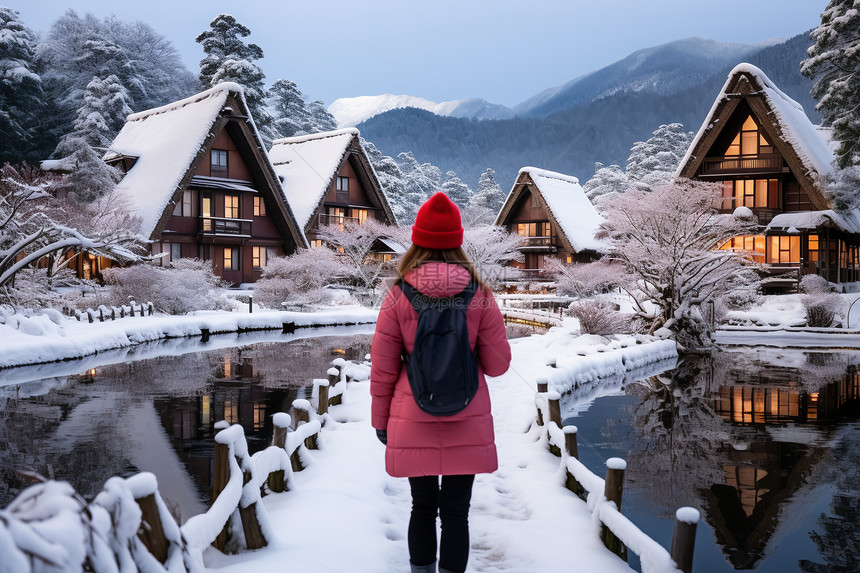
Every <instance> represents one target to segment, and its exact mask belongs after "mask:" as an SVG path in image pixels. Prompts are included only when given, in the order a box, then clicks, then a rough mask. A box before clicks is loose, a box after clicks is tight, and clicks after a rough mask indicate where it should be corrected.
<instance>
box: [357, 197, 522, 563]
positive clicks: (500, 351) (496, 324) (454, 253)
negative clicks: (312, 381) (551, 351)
mask: <svg viewBox="0 0 860 573" xmlns="http://www.w3.org/2000/svg"><path fill="white" fill-rule="evenodd" d="M462 243H463V227H462V224H461V221H460V211H459V209H457V206H456V205H454V203H452V202H451V200H450V199H448V197H447V196H446V195H445V194H444V193H436V194H435V195H433V196H432V197H431V198H430V199H429V200H428V201H427V202H426V203H424V205H422V206H421V209H419V211H418V216H417V218H416V219H415V224H414V225H413V226H412V246H411V247H410V248H409V250H408V251H407V252H406V253H405V254H404V255H403V257H402V259H401V261H400V265H399V267H398V278H397V280H396V282H395V285H399V284H400V283H401V282H403V281H405V282H407V283H409V284H410V285H412V286H413V287H415V288H416V289H417V290H418V291H419V292H421V293H422V294H424V295H426V296H429V297H434V298H441V297H449V296H453V295H456V294H457V293H459V292H461V291H463V289H464V288H465V287H466V286H467V285H468V284H469V282H470V281H475V282H476V283H477V284H478V286H479V288H478V289H477V292H476V293H475V295H474V296H473V297H472V300H471V302H470V304H469V307H468V309H467V310H466V321H467V325H468V331H469V344H470V346H471V348H472V350H475V349H477V357H478V377H479V385H478V392H477V394H476V395H475V397H474V398H473V399H472V400H471V401H470V402H469V403H468V406H466V408H465V409H464V410H462V411H460V412H459V413H457V414H454V415H452V416H434V415H431V414H428V413H426V412H424V411H422V410H421V409H420V408H419V407H418V405H417V404H416V402H415V400H414V399H413V396H412V391H411V389H410V386H409V381H408V379H407V376H406V369H405V367H404V363H403V361H402V359H401V355H402V354H403V352H404V351H405V352H406V353H409V354H411V353H412V348H413V344H414V341H415V330H416V327H417V325H418V313H417V312H416V311H415V309H414V308H413V306H412V304H411V303H410V302H409V300H408V299H407V298H406V296H405V295H404V294H403V291H402V290H401V289H400V288H399V287H398V286H395V287H394V288H392V289H391V290H390V291H389V292H388V294H387V295H386V296H385V299H384V300H383V303H382V308H381V310H380V312H379V318H378V321H377V323H376V333H375V334H374V336H373V344H372V346H371V374H370V391H371V395H372V400H373V401H372V406H371V410H372V415H371V422H372V425H373V427H374V428H376V431H377V435H378V436H379V439H380V441H382V443H383V444H386V449H385V469H386V471H387V472H388V473H389V474H390V475H392V476H394V477H407V478H409V486H410V488H411V491H412V513H411V516H410V519H409V531H408V536H407V539H408V544H409V562H410V564H411V567H412V573H433V572H435V571H436V516H437V514H438V515H439V517H440V519H441V522H442V537H441V540H440V543H439V571H440V572H442V573H462V572H463V571H465V570H466V562H467V561H468V558H469V503H470V500H471V497H472V483H473V482H474V479H475V474H477V473H490V472H493V471H495V470H496V468H497V467H498V459H497V456H496V445H495V436H494V433H493V417H492V414H491V411H490V393H489V390H488V388H487V382H486V380H485V379H484V374H487V375H489V376H499V375H501V374H503V373H504V372H505V371H506V370H507V369H508V365H509V364H510V361H511V348H510V346H509V345H508V341H507V338H506V335H505V325H504V320H503V319H502V315H501V312H500V311H499V307H498V306H497V305H496V302H495V299H494V298H493V295H492V293H491V292H490V290H489V289H488V288H487V287H485V286H483V285H482V283H481V282H480V279H479V277H478V275H477V272H476V271H475V268H474V266H473V265H472V263H471V262H470V261H469V259H468V256H467V255H466V253H465V252H464V251H463V249H462ZM440 476H441V484H440Z"/></svg>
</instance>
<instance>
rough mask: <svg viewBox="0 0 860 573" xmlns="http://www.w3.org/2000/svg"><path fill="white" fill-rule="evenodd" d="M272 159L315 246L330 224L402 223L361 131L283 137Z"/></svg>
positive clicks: (286, 194)
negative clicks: (371, 220) (393, 207)
mask: <svg viewBox="0 0 860 573" xmlns="http://www.w3.org/2000/svg"><path fill="white" fill-rule="evenodd" d="M269 157H271V160H272V164H273V165H274V167H275V171H276V172H277V174H278V176H279V177H280V178H281V184H282V186H283V188H284V195H285V196H286V198H287V202H288V203H289V205H290V207H291V208H292V211H293V213H295V216H296V220H297V221H298V224H299V226H300V228H301V229H302V230H303V231H304V233H305V235H306V236H307V238H308V240H309V242H310V244H311V245H317V246H318V245H320V244H321V241H320V239H319V238H318V236H317V234H316V231H317V230H318V229H319V228H321V227H325V226H327V225H340V226H341V227H342V226H343V225H344V224H345V223H349V222H352V223H359V224H361V223H363V222H364V221H366V220H367V219H375V220H377V221H379V222H381V223H384V224H387V225H395V224H396V223H397V222H396V220H395V218H394V213H393V212H392V211H391V207H390V206H389V205H388V200H387V199H386V198H385V194H384V193H383V192H382V187H381V186H380V184H379V180H378V179H377V178H376V173H375V172H374V170H373V168H372V167H371V165H370V160H369V159H368V157H367V154H366V153H365V152H364V149H363V148H362V147H361V142H360V141H359V132H358V130H357V129H354V128H349V129H341V130H336V131H327V132H323V133H315V134H312V135H302V136H297V137H288V138H284V139H278V140H275V142H274V143H273V144H272V149H271V151H270V152H269Z"/></svg>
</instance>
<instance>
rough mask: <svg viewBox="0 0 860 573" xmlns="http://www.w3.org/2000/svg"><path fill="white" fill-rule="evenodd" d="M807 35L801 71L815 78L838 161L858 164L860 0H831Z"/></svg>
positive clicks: (815, 89) (816, 95)
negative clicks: (811, 42) (834, 140)
mask: <svg viewBox="0 0 860 573" xmlns="http://www.w3.org/2000/svg"><path fill="white" fill-rule="evenodd" d="M810 38H811V39H812V41H813V42H814V44H813V45H812V46H810V48H809V50H808V54H809V57H808V58H807V59H805V60H803V62H801V67H800V71H801V72H802V73H803V75H805V76H806V77H808V78H813V79H815V80H816V81H815V84H814V85H813V86H812V92H811V93H812V97H814V98H815V99H817V100H818V105H817V106H816V108H817V109H818V110H819V111H820V112H821V117H822V118H823V123H824V125H830V126H832V127H833V135H834V138H835V139H836V140H837V141H839V147H838V149H837V151H836V162H837V164H838V165H839V166H840V167H846V166H848V165H860V114H858V108H860V2H858V0H830V3H829V4H828V5H827V8H825V9H824V12H822V13H821V24H819V25H818V27H817V28H815V29H814V30H813V31H812V33H811V34H810Z"/></svg>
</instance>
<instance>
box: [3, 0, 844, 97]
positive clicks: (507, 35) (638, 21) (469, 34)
mask: <svg viewBox="0 0 860 573" xmlns="http://www.w3.org/2000/svg"><path fill="white" fill-rule="evenodd" d="M7 2H8V4H7V5H8V6H10V7H11V8H13V9H15V10H17V11H18V12H19V13H20V14H21V18H22V20H23V21H24V23H25V24H26V25H27V26H29V27H30V28H31V29H33V30H34V31H36V32H46V31H47V30H48V29H49V28H50V26H51V24H52V23H53V22H54V20H56V19H57V18H58V17H59V16H60V15H62V14H63V13H64V12H65V11H66V10H67V9H69V8H71V9H74V10H75V11H77V12H78V14H79V15H84V14H85V13H87V12H89V13H92V14H94V15H95V16H98V17H99V18H104V17H106V16H109V15H111V14H114V15H116V16H117V17H118V18H120V19H122V20H127V21H134V20H140V21H143V22H146V23H148V24H149V25H150V26H152V27H153V28H154V29H155V30H156V31H157V32H159V33H161V34H163V35H164V36H166V37H167V38H168V39H170V40H171V41H172V42H173V43H174V45H175V46H176V48H177V49H178V50H179V52H180V53H181V54H182V56H183V59H184V61H185V63H186V65H187V66H188V67H189V69H191V70H192V71H194V72H195V73H196V72H197V71H198V70H199V62H200V59H201V58H202V57H203V55H204V54H203V50H202V49H201V46H200V44H197V43H196V42H195V41H194V38H195V37H196V36H197V35H198V34H199V33H200V32H203V31H204V30H206V29H208V27H209V23H210V22H211V21H212V19H213V18H215V17H216V16H217V15H218V14H221V13H228V14H232V15H233V16H234V17H235V18H236V20H238V21H239V22H240V23H242V24H244V25H245V26H246V27H248V28H249V29H250V30H251V35H250V36H249V37H248V38H246V39H245V41H246V42H248V43H255V44H257V45H259V46H260V47H261V48H262V49H263V52H264V54H265V57H264V58H263V60H261V61H259V62H257V63H258V65H260V67H261V68H262V69H263V72H264V73H265V74H266V76H267V78H266V81H267V83H268V84H271V83H272V82H273V81H275V80H277V79H281V78H284V79H288V80H292V81H294V82H296V83H297V84H298V86H299V89H300V90H302V92H303V93H304V94H305V96H306V97H307V98H308V99H319V100H323V101H324V102H325V103H326V105H328V104H330V103H331V102H333V101H334V100H335V99H337V98H340V97H354V96H361V95H379V94H385V93H391V94H397V95H411V96H419V97H423V98H426V99H429V100H432V101H436V102H442V101H451V100H458V99H465V98H470V97H479V98H483V99H486V100H488V101H490V102H492V103H499V104H503V105H507V106H514V105H516V104H518V103H520V102H522V101H524V100H526V99H528V98H529V97H531V96H533V95H535V94H537V93H539V92H541V91H543V90H544V89H547V88H550V87H554V86H557V85H561V84H564V83H566V82H568V81H570V80H572V79H574V78H576V77H578V76H580V75H582V74H586V73H588V72H592V71H594V70H597V69H599V68H601V67H603V66H605V65H608V64H611V63H613V62H615V61H617V60H620V59H622V58H624V57H625V56H627V55H629V54H630V53H632V52H634V51H636V50H639V49H642V48H648V47H652V46H656V45H659V44H664V43H666V42H671V41H673V40H678V39H681V38H686V37H690V36H701V37H704V38H710V39H714V40H718V41H721V42H737V43H745V44H755V43H759V42H763V41H767V40H771V39H774V38H789V37H791V36H794V35H796V34H799V33H802V32H806V31H808V30H810V29H811V28H813V27H815V26H816V25H818V23H819V22H820V14H821V12H822V11H823V10H824V8H825V7H826V6H827V4H828V1H827V0H718V1H713V2H712V1H701V0H243V1H239V2H236V1H233V2H229V3H228V2H222V1H220V0H219V1H215V0H143V1H138V2H128V1H125V2H118V1H110V2H107V1H97V0H66V1H63V2H61V1H59V0H16V1H15V2H9V1H8V0H7ZM2 3H3V0H0V4H2Z"/></svg>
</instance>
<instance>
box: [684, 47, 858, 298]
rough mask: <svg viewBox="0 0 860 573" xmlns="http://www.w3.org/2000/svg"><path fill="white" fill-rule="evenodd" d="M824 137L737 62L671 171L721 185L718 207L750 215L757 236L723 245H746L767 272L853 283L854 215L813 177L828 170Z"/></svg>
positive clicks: (794, 105) (796, 106) (760, 74)
mask: <svg viewBox="0 0 860 573" xmlns="http://www.w3.org/2000/svg"><path fill="white" fill-rule="evenodd" d="M828 141H829V133H827V132H825V131H823V130H821V129H819V128H816V127H815V126H813V125H812V123H811V122H810V121H809V118H808V117H807V116H806V114H805V113H804V111H803V108H802V107H801V106H800V105H799V104H798V103H796V102H794V101H793V100H791V99H790V98H789V97H788V96H786V95H785V94H784V93H782V92H781V91H780V90H779V89H778V88H777V87H776V86H775V85H774V84H773V82H771V81H770V79H768V77H767V76H766V75H765V74H764V73H763V72H762V71H761V70H759V69H758V68H756V67H755V66H752V65H750V64H740V65H738V66H737V67H735V69H734V70H732V72H731V73H730V74H729V78H728V80H727V81H726V83H725V85H724V86H723V89H722V91H721V92H720V93H719V94H718V96H717V99H716V101H715V102H714V105H713V107H712V108H711V111H710V113H709V114H708V115H707V117H706V118H705V121H704V122H703V124H702V127H701V128H700V129H699V132H698V134H697V135H696V137H695V138H694V139H693V142H692V144H691V146H690V149H689V150H688V151H687V155H686V156H685V157H684V159H683V160H682V161H681V164H680V166H679V168H678V172H677V174H678V175H679V176H681V177H688V178H693V179H700V180H705V181H714V182H718V183H722V186H723V200H722V205H721V206H720V208H721V211H723V212H726V213H729V212H732V211H733V210H734V209H735V208H736V207H741V206H744V207H749V208H750V209H752V211H753V213H755V214H756V216H757V217H758V220H759V222H760V223H761V224H762V230H761V232H760V234H758V235H755V236H747V237H736V238H735V239H734V240H733V241H732V244H730V245H726V248H735V249H743V250H748V251H753V252H754V255H753V258H754V259H756V260H757V261H759V262H762V263H766V264H767V265H769V267H770V270H771V272H774V273H776V272H781V271H785V270H789V269H794V270H797V269H799V268H802V272H803V273H804V274H805V273H818V274H820V275H822V276H824V277H825V278H827V279H828V280H829V281H831V282H851V281H856V280H858V279H860V273H859V272H858V265H860V260H858V257H859V256H860V252H858V245H860V214H853V215H852V214H839V213H836V212H834V211H833V210H832V209H831V205H830V204H829V202H828V200H827V198H826V196H825V194H824V190H823V187H822V183H821V179H820V178H821V177H822V176H826V175H828V174H830V173H831V172H832V169H833V168H832V166H831V162H832V161H833V153H832V151H831V150H830V147H829V144H828ZM765 285H766V286H767V282H766V283H765ZM771 286H778V283H777V282H776V281H773V283H772V285H771Z"/></svg>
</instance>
